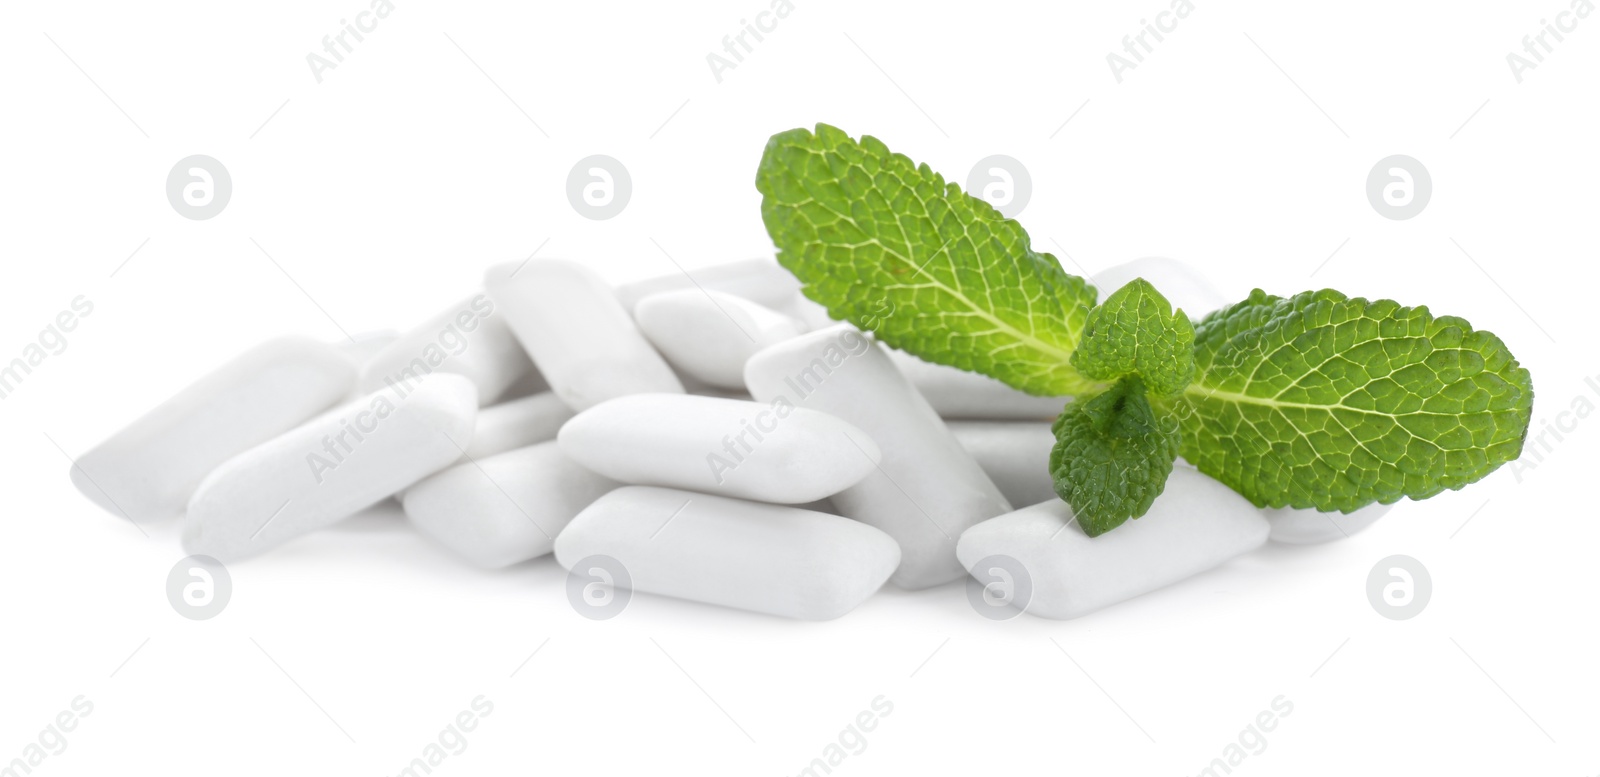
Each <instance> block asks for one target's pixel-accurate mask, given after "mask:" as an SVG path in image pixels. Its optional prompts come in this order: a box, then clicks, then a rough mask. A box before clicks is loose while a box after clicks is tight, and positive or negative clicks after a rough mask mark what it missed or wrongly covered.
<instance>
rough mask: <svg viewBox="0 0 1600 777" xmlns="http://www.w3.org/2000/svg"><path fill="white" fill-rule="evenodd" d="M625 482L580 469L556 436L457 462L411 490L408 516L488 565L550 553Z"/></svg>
mask: <svg viewBox="0 0 1600 777" xmlns="http://www.w3.org/2000/svg"><path fill="white" fill-rule="evenodd" d="M618 485H620V484H618V483H616V482H614V481H611V480H608V479H606V478H604V477H601V476H600V475H596V474H595V473H593V472H590V471H589V470H587V469H584V468H583V467H580V466H578V465H577V464H576V463H574V462H573V461H572V460H571V459H568V458H567V457H566V456H564V455H562V453H561V450H560V449H559V448H558V447H557V446H556V443H555V442H554V441H550V442H545V443H540V444H538V445H533V446H529V447H526V448H518V449H516V450H512V451H506V452H505V453H500V454H497V455H494V456H490V457H488V458H483V459H478V460H477V461H476V462H471V463H467V464H458V465H456V466H454V467H451V468H449V469H447V470H445V471H443V472H440V473H438V474H435V475H432V476H430V477H428V478H427V479H425V480H423V481H422V482H420V483H418V484H416V485H415V486H412V487H411V488H409V489H407V490H406V495H405V499H404V500H402V501H403V502H404V504H405V511H406V517H407V518H408V519H410V521H411V524H412V525H413V526H415V527H416V528H417V531H420V532H422V533H423V534H424V535H426V536H427V537H428V538H429V539H431V540H433V541H434V542H436V543H438V544H439V545H440V546H442V547H444V548H445V549H447V550H450V551H453V552H455V553H457V554H459V555H460V556H461V557H462V558H465V559H466V560H467V561H468V562H470V563H472V564H473V565H475V566H479V567H483V568H485V569H498V568H500V567H506V566H510V565H512V564H516V563H519V562H523V561H527V560H528V559H531V558H537V557H539V556H543V555H544V554H546V553H549V552H550V548H551V546H552V545H553V544H554V542H555V537H556V535H558V534H560V533H561V530H562V529H563V528H565V527H566V525H567V523H568V522H569V521H571V520H572V519H573V517H574V516H576V515H577V514H578V513H579V512H581V511H582V510H583V508H585V507H588V506H589V505H590V503H592V502H594V500H596V499H599V498H600V497H601V495H603V494H605V493H606V492H607V491H610V490H611V489H613V488H616V487H617V486H618Z"/></svg>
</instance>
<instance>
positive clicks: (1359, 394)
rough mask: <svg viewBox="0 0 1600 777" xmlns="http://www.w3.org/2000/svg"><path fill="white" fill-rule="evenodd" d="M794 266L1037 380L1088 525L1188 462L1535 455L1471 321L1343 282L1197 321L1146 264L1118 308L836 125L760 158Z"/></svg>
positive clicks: (856, 307)
mask: <svg viewBox="0 0 1600 777" xmlns="http://www.w3.org/2000/svg"><path fill="white" fill-rule="evenodd" d="M756 188H757V189H758V190H759V191H760V192H761V195H762V201H761V215H762V219H763V220H764V221H765V223H766V226H767V231H768V233H769V234H770V235H771V236H772V240H773V242H774V243H775V244H776V245H777V247H778V261H779V262H780V263H781V264H782V265H783V266H784V267H786V268H788V269H789V270H790V271H791V272H793V273H794V274H795V275H796V276H797V277H798V278H799V279H800V281H801V282H802V284H803V288H804V291H805V293H806V295H807V296H809V297H810V298H811V299H813V300H815V301H817V302H819V303H821V304H822V305H824V306H826V307H827V308H828V312H829V313H830V315H832V316H834V317H835V318H841V319H844V320H848V321H850V322H852V323H854V324H856V325H857V326H859V327H861V328H862V329H865V330H869V331H872V332H874V333H876V335H877V336H878V338H879V339H881V340H883V341H884V342H886V343H888V344H889V345H891V346H894V347H896V348H900V349H902V350H905V351H907V352H909V353H912V354H914V355H916V356H918V357H921V358H922V359H924V360H927V361H931V362H935V363H938V364H946V365H950V366H954V367H959V368H961V369H965V370H970V371H973V372H978V373H982V374H985V375H988V376H990V377H993V378H997V379H999V380H1001V381H1003V382H1005V383H1007V384H1009V385H1011V386H1013V387H1015V388H1018V389H1021V390H1023V391H1026V392H1029V393H1033V394H1040V395H1063V394H1070V395H1074V396H1076V397H1077V401H1075V402H1073V403H1071V404H1069V405H1068V406H1067V408H1066V409H1065V410H1064V411H1063V413H1062V415H1061V416H1060V417H1059V418H1058V419H1057V421H1056V423H1055V426H1054V427H1053V428H1054V430H1055V434H1056V439H1057V443H1056V446H1055V448H1054V450H1053V451H1052V452H1051V456H1050V462H1049V467H1050V473H1051V476H1052V478H1053V479H1054V481H1055V485H1056V492H1057V493H1058V494H1060V495H1061V497H1062V498H1063V499H1065V500H1066V501H1067V502H1069V503H1070V504H1071V505H1072V507H1073V509H1074V511H1075V512H1076V513H1077V515H1078V518H1079V522H1080V523H1081V524H1082V525H1083V528H1084V530H1085V531H1086V532H1087V533H1089V534H1090V535H1091V536H1094V535H1098V534H1101V533H1103V532H1105V531H1109V530H1111V529H1113V528H1115V527H1116V526H1118V525H1121V524H1122V523H1123V522H1125V521H1127V520H1129V519H1131V518H1137V517H1139V516H1141V515H1143V514H1144V513H1145V512H1146V511H1147V510H1148V509H1149V508H1150V505H1151V504H1152V503H1153V501H1154V500H1155V498H1156V497H1157V496H1159V495H1160V493H1161V491H1162V488H1163V487H1164V486H1165V483H1166V478H1167V476H1168V475H1169V474H1170V473H1171V470H1172V466H1173V461H1174V458H1175V456H1177V455H1182V456H1183V457H1184V458H1185V459H1186V460H1188V461H1189V462H1190V463H1192V464H1194V465H1195V466H1196V467H1198V468H1199V469H1200V471H1202V472H1204V473H1206V474H1208V475H1210V476H1212V477H1214V478H1216V479H1218V480H1220V481H1222V482H1223V483H1225V484H1227V485H1228V486H1230V487H1231V488H1233V489H1234V490H1235V491H1238V492H1239V493H1240V494H1243V495H1244V496H1245V497H1246V498H1248V499H1250V500H1251V501H1252V502H1253V503H1255V504H1256V505H1258V506H1273V507H1282V506H1292V507H1301V508H1316V509H1319V510H1324V511H1331V510H1340V511H1344V512H1350V511H1353V510H1356V509H1359V508H1361V507H1363V506H1365V505H1368V504H1372V503H1374V502H1382V503H1385V504H1387V503H1391V502H1394V501H1396V500H1398V499H1400V498H1401V497H1409V498H1412V499H1425V498H1427V497H1430V496H1433V495H1435V494H1438V493H1440V492H1441V491H1444V490H1447V489H1459V488H1461V487H1463V486H1465V485H1467V484H1470V483H1473V482H1476V481H1478V480H1480V479H1482V478H1483V477H1485V476H1487V475H1488V474H1489V473H1490V472H1493V471H1494V470H1495V469H1497V468H1498V467H1500V466H1501V465H1502V464H1504V463H1506V462H1508V461H1513V460H1515V459H1516V458H1517V457H1518V456H1520V455H1521V453H1522V445H1523V441H1524V439H1525V438H1526V436H1527V430H1528V424H1529V421H1530V419H1531V417H1532V409H1533V384H1532V382H1531V379H1530V377H1529V375H1528V371H1527V370H1526V369H1523V368H1522V367H1521V366H1520V365H1519V364H1518V363H1517V360H1516V359H1515V357H1513V356H1512V355H1511V353H1510V351H1509V350H1508V349H1507V348H1506V346H1505V344H1504V343H1503V342H1501V341H1500V339H1499V338H1497V337H1495V336H1494V335H1493V334H1491V333H1489V332H1485V331H1481V330H1474V329H1472V327H1471V325H1469V324H1468V323H1467V322H1466V321H1465V320H1463V319H1460V318H1455V317H1452V316H1438V317H1435V316H1433V315H1432V314H1431V313H1429V312H1428V310H1427V308H1423V307H1415V308H1411V307H1403V306H1401V305H1399V304H1398V303H1395V302H1392V301H1388V300H1378V301H1368V300H1365V299H1360V298H1349V297H1346V296H1345V295H1343V294H1340V293H1339V292H1336V291H1332V290H1322V291H1308V292H1304V293H1302V294H1298V295H1296V296H1294V297H1289V298H1282V297H1274V296H1270V295H1267V294H1265V293H1264V292H1261V291H1259V290H1257V291H1256V292H1254V293H1252V294H1251V295H1250V297H1249V298H1248V299H1246V300H1244V301H1243V302H1240V303H1238V304H1235V305H1232V306H1230V307H1227V308H1224V309H1222V310H1220V311H1217V312H1215V313H1213V314H1211V315H1210V316H1207V317H1206V318H1205V319H1203V320H1202V321H1200V322H1199V323H1198V324H1191V323H1190V321H1189V319H1188V317H1187V316H1186V315H1185V314H1184V313H1183V312H1182V311H1176V310H1173V309H1172V306H1171V304H1170V303H1168V302H1167V300H1166V299H1165V298H1164V297H1162V296H1161V294H1160V293H1159V292H1158V291H1156V289H1155V288H1154V287H1153V286H1151V285H1150V284H1149V283H1147V282H1145V281H1144V280H1143V279H1139V280H1135V281H1133V282H1132V283H1129V284H1128V285H1126V286H1124V287H1123V288H1122V289H1119V290H1117V291H1116V292H1115V293H1113V294H1112V295H1111V296H1110V297H1108V298H1107V299H1106V300H1105V302H1104V303H1103V304H1099V305H1096V300H1097V298H1098V293H1097V292H1096V290H1095V289H1094V288H1093V287H1092V286H1091V285H1089V284H1088V283H1087V282H1086V281H1084V280H1083V279H1082V278H1077V277H1075V276H1072V275H1068V274H1067V273H1066V272H1065V271H1063V270H1062V269H1061V267H1060V265H1059V264H1058V263H1057V262H1056V261H1055V258H1054V257H1052V256H1051V255H1050V254H1047V253H1038V252H1035V251H1033V249H1032V248H1031V245H1030V242H1029V239H1028V235H1027V233H1026V232H1024V231H1023V229H1022V227H1021V226H1020V225H1018V224H1017V223H1016V222H1015V221H1012V220H1010V219H1006V218H1004V217H1003V216H1001V215H1000V214H999V212H997V211H996V210H994V208H992V207H990V206H989V204H988V203H986V202H983V201H982V200H980V199H978V198H976V197H972V196H970V195H968V194H966V193H964V192H962V191H961V189H960V187H958V186H956V185H955V184H953V183H947V182H946V181H945V180H944V179H943V178H942V177H941V176H939V175H938V174H937V173H935V172H933V171H932V170H930V169H929V168H928V167H927V166H926V165H916V164H914V163H913V162H912V161H911V160H910V159H907V158H906V157H905V156H903V155H900V154H893V153H891V152H890V151H889V149H888V148H887V147H886V146H884V144H883V143H882V142H880V141H878V140H877V139H875V138H872V137H863V138H862V139H861V140H860V141H859V142H858V141H855V140H852V139H851V138H850V137H849V136H848V135H846V134H845V133H844V132H842V131H840V130H838V129H835V128H833V127H830V126H827V125H825V124H819V125H817V127H816V130H815V132H812V131H808V130H805V129H795V130H790V131H788V132H783V133H779V134H777V135H774V136H773V137H772V139H771V140H770V141H769V142H768V143H767V148H766V152H765V154H764V155H763V156H762V159H761V165H760V168H759V170H758V171H757V174H756Z"/></svg>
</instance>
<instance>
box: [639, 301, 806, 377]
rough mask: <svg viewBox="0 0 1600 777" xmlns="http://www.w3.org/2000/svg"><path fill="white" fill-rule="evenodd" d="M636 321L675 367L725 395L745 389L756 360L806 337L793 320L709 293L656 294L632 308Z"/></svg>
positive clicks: (744, 302) (797, 322)
mask: <svg viewBox="0 0 1600 777" xmlns="http://www.w3.org/2000/svg"><path fill="white" fill-rule="evenodd" d="M633 318H634V320H635V321H637V322H638V323H639V331H641V332H643V333H644V336H645V337H646V338H647V339H649V340H650V342H651V343H652V344H654V345H655V347H656V350H658V351H660V352H661V355H662V356H665V357H666V358H667V361H668V362H669V363H671V364H672V366H673V367H676V368H677V369H678V370H679V371H681V372H683V373H686V374H687V375H688V376H689V377H691V378H694V379H695V380H698V381H700V382H702V383H707V384H710V385H712V386H715V387H717V388H723V389H740V390H742V389H744V363H745V362H746V361H747V360H749V358H750V356H751V355H752V354H754V353H755V352H756V351H759V350H761V349H762V348H765V347H767V346H769V345H773V344H774V343H781V342H783V341H784V340H787V339H789V338H791V337H796V336H798V335H799V334H800V333H801V332H802V331H804V327H803V326H802V325H801V324H800V322H799V321H796V320H794V318H792V317H790V316H786V315H784V314H782V313H779V312H777V311H775V310H773V309H771V308H769V307H766V306H763V305H758V304H756V303H754V302H751V301H749V300H747V299H742V298H740V297H735V296H733V295H732V294H725V293H723V292H720V291H712V290H710V289H705V290H701V289H681V290H679V291H669V292H665V293H662V294H652V295H650V296H648V297H645V298H644V299H642V300H639V304H638V305H636V306H634V308H633Z"/></svg>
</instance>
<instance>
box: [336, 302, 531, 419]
mask: <svg viewBox="0 0 1600 777" xmlns="http://www.w3.org/2000/svg"><path fill="white" fill-rule="evenodd" d="M505 315H506V311H503V310H500V309H497V308H496V307H495V302H494V300H492V299H490V297H489V295H487V294H481V293H480V294H477V295H475V296H472V297H468V298H466V299H463V300H461V301H460V302H457V303H456V304H454V305H451V306H450V307H449V308H448V309H447V310H445V311H443V312H441V313H439V314H438V315H436V316H434V317H433V318H430V319H428V320H427V321H426V322H425V323H423V324H422V325H421V326H418V327H417V328H415V329H413V330H411V331H409V332H406V333H405V334H403V335H401V336H400V338H399V339H397V340H395V341H394V342H393V343H390V344H389V345H388V347H386V348H384V349H383V350H382V351H379V352H378V354H377V355H375V356H373V357H372V359H371V360H370V361H368V362H367V365H366V367H365V368H364V369H363V370H362V371H361V391H362V393H363V394H371V393H372V392H375V391H378V390H379V389H383V388H387V387H389V386H391V385H394V384H397V383H406V382H408V381H415V380H416V379H417V378H420V377H422V376H423V375H427V374H430V373H432V372H443V373H451V374H455V375H460V376H462V377H465V378H467V379H469V380H471V381H472V382H473V384H474V385H476V386H477V387H478V388H477V390H478V395H479V396H478V404H479V405H490V404H493V403H494V401H495V400H496V399H499V398H500V396H501V395H502V394H504V393H506V390H507V389H509V388H510V387H511V386H512V385H513V384H516V383H517V382H518V381H520V380H522V379H524V378H525V376H527V375H528V373H530V372H532V371H533V363H532V362H531V361H529V360H528V355H527V353H525V352H524V351H523V350H522V346H521V345H519V344H518V343H517V340H516V338H515V337H513V336H512V335H511V330H510V329H508V328H507V327H506V321H505Z"/></svg>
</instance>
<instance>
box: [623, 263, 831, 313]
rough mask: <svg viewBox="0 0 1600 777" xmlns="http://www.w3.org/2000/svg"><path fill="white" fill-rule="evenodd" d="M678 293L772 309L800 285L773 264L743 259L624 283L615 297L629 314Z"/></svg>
mask: <svg viewBox="0 0 1600 777" xmlns="http://www.w3.org/2000/svg"><path fill="white" fill-rule="evenodd" d="M679 289H707V290H710V291H720V292H724V293H726V294H732V295H734V296H736V297H742V298H744V299H747V300H750V301H751V302H755V303H757V304H760V305H766V306H767V307H776V306H778V305H781V304H783V303H784V301H785V300H787V299H789V298H790V297H791V296H792V295H794V294H795V293H797V292H798V291H799V290H800V281H799V279H797V278H795V277H794V275H793V274H792V273H790V272H789V271H788V270H785V269H783V268H782V267H780V266H779V265H778V263H777V262H776V261H773V260H771V259H747V260H744V261H740V262H728V263H727V264H718V265H712V266H710V267H702V268H699V269H696V270H688V271H687V272H677V273H673V274H671V275H662V276H660V277H656V278H647V279H645V280H642V281H634V282H633V283H625V284H623V285H621V286H618V287H617V289H616V295H617V300H618V301H620V302H621V303H622V307H623V308H625V309H627V310H630V311H631V310H633V309H634V306H635V305H637V304H639V301H640V300H642V299H644V298H645V297H648V296H650V295H652V294H660V293H662V292H667V291H677V290H679Z"/></svg>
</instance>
